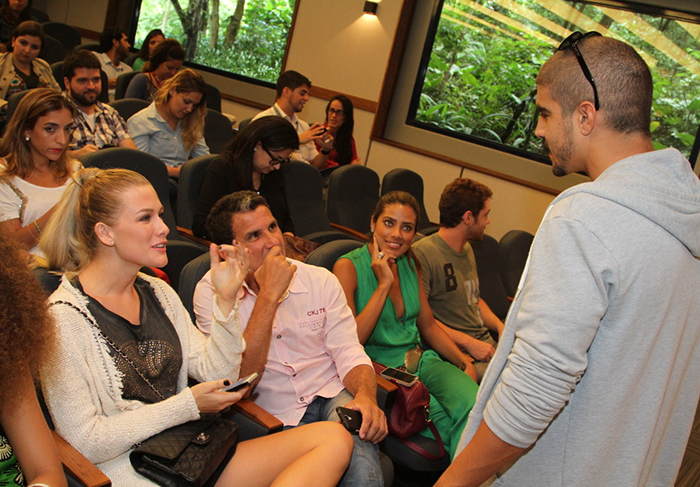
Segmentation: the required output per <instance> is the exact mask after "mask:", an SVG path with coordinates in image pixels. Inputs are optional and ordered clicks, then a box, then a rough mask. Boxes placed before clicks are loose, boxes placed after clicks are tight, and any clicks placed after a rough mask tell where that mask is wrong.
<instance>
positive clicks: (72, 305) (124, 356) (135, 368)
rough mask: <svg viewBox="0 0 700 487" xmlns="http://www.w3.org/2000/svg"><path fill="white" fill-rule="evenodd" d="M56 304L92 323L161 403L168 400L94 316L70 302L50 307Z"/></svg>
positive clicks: (56, 302)
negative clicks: (101, 327)
mask: <svg viewBox="0 0 700 487" xmlns="http://www.w3.org/2000/svg"><path fill="white" fill-rule="evenodd" d="M56 304H65V305H67V306H70V307H71V308H73V309H74V310H76V311H77V312H78V313H80V314H81V315H82V316H83V318H85V319H86V320H87V322H88V323H90V325H91V326H92V327H93V328H94V329H95V331H96V332H97V334H98V335H99V337H100V338H102V339H103V340H104V341H105V342H107V344H108V345H109V346H110V347H112V349H114V351H115V352H116V353H117V354H118V355H119V356H120V357H121V358H122V359H124V360H125V361H126V363H128V364H129V365H130V366H131V367H132V368H133V369H134V370H135V371H136V373H137V374H138V375H139V377H141V379H143V381H144V382H145V383H146V384H148V386H149V387H150V388H151V389H153V392H155V393H156V395H157V396H158V397H159V398H160V400H161V401H165V399H166V398H165V396H164V395H163V394H161V392H160V391H159V390H158V389H157V388H156V386H154V385H153V384H152V383H151V381H149V380H148V378H147V377H146V375H145V374H144V373H143V372H141V370H140V369H139V368H138V367H137V366H136V364H135V363H134V361H133V360H131V359H130V358H129V357H128V356H127V355H126V354H125V353H124V352H122V350H121V349H120V348H119V347H118V346H116V345H115V344H114V342H113V341H112V340H110V339H109V337H107V335H105V334H104V333H102V330H101V329H100V326H99V325H98V324H97V323H96V322H95V320H94V318H93V317H92V316H89V315H88V314H87V313H86V312H84V311H83V310H82V309H80V308H78V307H77V306H76V305H74V304H73V303H70V302H68V301H54V302H53V303H51V304H49V306H54V305H56Z"/></svg>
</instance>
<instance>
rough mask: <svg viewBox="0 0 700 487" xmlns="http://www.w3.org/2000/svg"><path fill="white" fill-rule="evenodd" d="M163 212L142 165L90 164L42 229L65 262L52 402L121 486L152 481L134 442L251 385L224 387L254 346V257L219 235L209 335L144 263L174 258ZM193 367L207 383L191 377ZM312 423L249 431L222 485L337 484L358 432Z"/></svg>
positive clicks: (77, 441)
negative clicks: (245, 291)
mask: <svg viewBox="0 0 700 487" xmlns="http://www.w3.org/2000/svg"><path fill="white" fill-rule="evenodd" d="M162 211H163V209H162V206H161V204H160V201H159V200H158V196H157V195H156V193H155V191H154V190H153V188H152V187H151V185H150V184H149V183H148V181H146V180H145V179H144V178H143V177H142V176H140V175H138V174H136V173H134V172H131V171H126V170H122V169H110V170H105V171H101V170H98V169H83V170H81V171H79V172H78V173H76V175H75V184H73V185H71V186H69V188H68V189H67V190H66V194H65V196H64V199H63V200H62V201H61V203H59V206H58V208H57V209H56V217H55V218H54V219H52V221H51V223H50V224H49V227H48V228H47V229H46V231H45V232H44V234H43V235H42V242H41V245H42V248H43V250H44V252H45V254H46V259H47V264H48V265H49V267H50V268H59V269H61V270H63V271H64V276H63V279H62V282H61V286H60V287H59V289H58V290H57V291H56V292H55V293H54V294H53V295H52V296H51V298H50V299H49V304H50V307H51V312H52V314H53V316H54V318H55V320H56V322H57V334H58V350H57V352H58V353H56V354H55V358H54V359H53V360H52V361H51V362H50V363H49V364H48V366H47V367H45V369H44V372H43V374H42V387H43V389H44V393H45V397H46V402H47V404H48V407H49V410H50V412H51V416H52V418H53V421H54V424H55V425H56V429H57V430H58V432H59V433H60V434H61V435H62V436H63V437H64V438H66V439H67V440H68V441H69V442H70V443H71V444H73V446H74V447H76V448H77V449H78V450H79V451H80V452H81V453H83V454H84V455H85V456H86V457H87V458H88V459H90V460H91V461H92V462H94V463H95V464H96V465H97V466H98V467H99V468H100V469H101V470H103V471H104V472H105V473H106V474H107V476H108V477H110V478H111V480H112V485H114V486H119V485H124V486H129V487H132V486H140V485H153V484H152V483H151V482H150V481H149V480H147V479H146V478H144V477H141V476H140V475H139V474H138V473H136V471H135V470H134V469H133V468H132V466H131V464H130V462H129V453H130V452H131V450H132V448H133V446H134V445H135V444H137V443H139V442H142V441H144V440H146V439H147V438H149V437H151V436H153V435H155V434H157V433H159V432H161V431H163V430H165V429H167V428H170V427H172V426H175V425H178V424H181V423H184V422H187V421H191V420H195V419H198V418H199V417H200V413H203V412H219V411H221V410H223V409H224V408H226V407H228V406H230V405H231V404H233V403H235V402H236V401H238V400H239V399H240V398H241V397H242V396H243V395H244V393H245V390H244V391H241V392H235V393H231V392H223V391H221V390H220V389H222V388H223V387H224V386H225V385H226V384H228V383H229V381H233V380H235V379H236V378H237V377H238V373H239V367H240V363H241V354H242V353H243V350H244V348H245V342H244V340H243V337H242V331H241V323H240V321H239V319H238V314H237V309H236V295H237V293H238V290H239V288H240V286H241V283H242V282H243V279H244V277H245V275H246V273H247V269H248V256H247V254H245V253H242V252H239V250H238V249H236V248H235V247H233V246H222V247H215V246H212V249H211V252H210V254H211V259H212V272H213V280H214V285H215V287H216V290H217V302H216V310H215V321H216V323H215V326H214V327H213V328H212V334H211V336H210V337H209V338H207V337H205V336H204V335H202V334H201V332H199V330H197V328H196V327H194V326H193V325H192V322H191V321H190V318H189V315H188V314H187V312H186V310H185V309H184V307H183V306H182V303H181V302H180V300H179V298H178V297H177V295H176V294H175V292H174V291H173V290H172V289H171V288H170V287H169V286H168V285H167V284H165V283H164V282H162V281H160V280H158V279H153V278H150V277H148V276H144V275H142V274H139V269H140V268H141V267H142V266H154V267H162V266H163V265H165V264H166V263H167V255H166V248H167V247H166V236H167V233H168V228H167V226H166V225H165V224H164V223H163V221H162V219H161V217H160V215H161V213H162ZM291 273H293V271H291ZM291 273H290V275H289V276H284V275H278V276H276V277H277V280H278V281H284V280H285V278H286V279H291ZM279 287H281V286H279ZM280 296H281V292H280ZM124 357H126V358H124ZM131 363H133V364H136V368H139V369H142V370H145V372H142V374H143V376H145V379H144V378H143V377H142V376H141V374H139V373H136V372H135V370H134V366H133V365H131ZM188 375H189V376H191V377H194V378H195V379H197V380H199V381H203V382H201V383H200V384H198V385H195V386H193V387H190V388H188V387H187V377H188ZM156 391H161V392H156ZM160 396H163V397H165V399H163V398H162V397H160ZM310 426H314V428H311V427H307V426H304V427H301V428H298V429H294V430H290V431H285V432H282V433H279V434H276V435H272V436H267V437H263V438H258V439H255V440H250V441H245V442H241V443H240V444H239V445H238V448H237V450H236V454H235V455H234V457H233V459H232V460H231V461H230V462H229V464H228V466H227V467H226V468H225V470H224V472H223V474H222V475H221V477H220V478H219V480H218V482H217V485H234V484H235V485H245V486H257V485H260V486H263V485H285V486H293V485H308V482H309V479H311V478H313V479H314V483H315V484H318V485H329V486H330V485H335V484H336V483H337V481H338V479H339V478H340V476H341V475H342V474H343V472H344V470H345V468H346V467H347V464H348V462H349V460H350V455H351V451H352V439H351V438H350V436H349V435H348V433H347V432H345V431H344V430H343V429H342V427H340V426H339V425H338V424H335V423H319V424H314V425H310Z"/></svg>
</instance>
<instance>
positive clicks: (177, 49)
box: [143, 39, 185, 73]
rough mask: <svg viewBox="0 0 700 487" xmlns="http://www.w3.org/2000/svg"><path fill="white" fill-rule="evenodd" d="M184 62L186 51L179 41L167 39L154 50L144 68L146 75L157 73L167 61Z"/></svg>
mask: <svg viewBox="0 0 700 487" xmlns="http://www.w3.org/2000/svg"><path fill="white" fill-rule="evenodd" d="M171 60H176V61H184V60H185V50H184V49H183V48H182V44H180V42H179V41H178V40H177V39H165V40H164V41H163V42H161V43H160V44H158V45H157V46H156V47H155V49H153V55H152V56H151V58H150V59H149V60H148V61H146V65H145V66H144V67H143V72H144V73H149V72H151V71H155V70H156V69H157V68H158V66H160V65H161V64H163V63H164V62H166V61H171Z"/></svg>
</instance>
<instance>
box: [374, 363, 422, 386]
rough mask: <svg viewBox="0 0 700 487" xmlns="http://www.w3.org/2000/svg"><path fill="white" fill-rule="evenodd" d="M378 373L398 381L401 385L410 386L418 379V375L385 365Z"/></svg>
mask: <svg viewBox="0 0 700 487" xmlns="http://www.w3.org/2000/svg"><path fill="white" fill-rule="evenodd" d="M379 375H381V376H382V377H384V378H385V379H390V380H394V381H396V382H398V383H399V384H401V385H402V386H406V387H411V386H412V385H413V384H415V383H416V381H417V380H418V376H417V375H414V374H409V373H408V372H404V371H403V370H399V369H395V368H393V367H387V368H386V369H384V370H383V371H382V372H381V373H380V374H379Z"/></svg>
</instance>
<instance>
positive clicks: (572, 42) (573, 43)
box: [557, 31, 602, 110]
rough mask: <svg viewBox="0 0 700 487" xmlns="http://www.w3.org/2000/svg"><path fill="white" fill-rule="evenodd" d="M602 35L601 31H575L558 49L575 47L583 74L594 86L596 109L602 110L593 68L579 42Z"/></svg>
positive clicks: (563, 49)
mask: <svg viewBox="0 0 700 487" xmlns="http://www.w3.org/2000/svg"><path fill="white" fill-rule="evenodd" d="M599 35H602V34H601V33H600V32H595V31H591V32H586V33H585V34H583V33H581V32H578V31H577V32H574V33H573V34H571V35H570V36H569V37H567V38H566V39H564V42H562V43H561V44H560V45H559V48H558V49H557V51H565V50H567V49H569V48H571V49H573V51H574V54H575V55H576V60H577V61H578V63H579V65H580V66H581V70H582V71H583V75H584V76H585V77H586V79H587V80H588V82H589V83H590V84H591V86H592V87H593V101H594V104H595V109H596V110H600V100H599V99H598V88H597V87H596V85H595V81H594V80H593V75H592V74H591V70H590V69H588V65H587V64H586V61H584V60H583V56H582V55H581V51H580V50H579V48H578V45H577V44H578V43H579V42H580V41H581V40H583V39H585V38H587V37H595V36H599Z"/></svg>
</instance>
